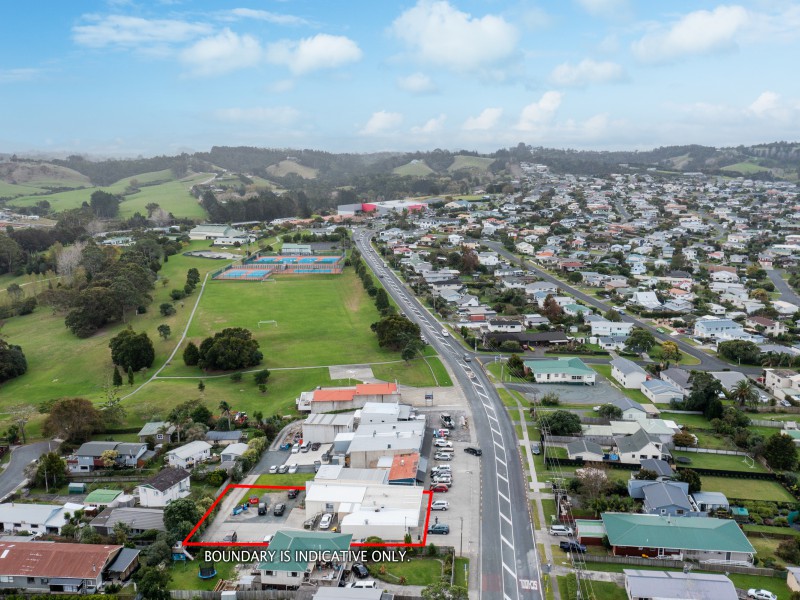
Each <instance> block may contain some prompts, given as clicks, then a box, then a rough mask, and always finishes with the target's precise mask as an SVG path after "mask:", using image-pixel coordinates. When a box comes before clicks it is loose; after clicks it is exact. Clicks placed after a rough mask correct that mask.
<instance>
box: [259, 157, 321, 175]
mask: <svg viewBox="0 0 800 600" xmlns="http://www.w3.org/2000/svg"><path fill="white" fill-rule="evenodd" d="M267 173H269V174H270V175H274V176H275V177H286V176H287V175H288V174H289V173H295V174H297V175H299V176H300V177H302V178H303V179H316V177H317V169H314V168H312V167H306V166H304V165H301V164H299V163H297V162H295V161H293V160H282V161H281V162H279V163H278V164H276V165H270V166H268V167H267Z"/></svg>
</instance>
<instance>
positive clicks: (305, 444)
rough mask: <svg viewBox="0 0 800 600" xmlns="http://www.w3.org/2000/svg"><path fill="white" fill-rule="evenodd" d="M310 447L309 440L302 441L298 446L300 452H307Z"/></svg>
mask: <svg viewBox="0 0 800 600" xmlns="http://www.w3.org/2000/svg"><path fill="white" fill-rule="evenodd" d="M310 449H311V442H303V445H302V446H300V452H308V451H309V450H310Z"/></svg>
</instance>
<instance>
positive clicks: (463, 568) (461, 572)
mask: <svg viewBox="0 0 800 600" xmlns="http://www.w3.org/2000/svg"><path fill="white" fill-rule="evenodd" d="M453 583H454V584H455V585H458V586H461V587H469V559H468V558H456V562H455V564H454V565H453Z"/></svg>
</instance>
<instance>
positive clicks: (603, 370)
mask: <svg viewBox="0 0 800 600" xmlns="http://www.w3.org/2000/svg"><path fill="white" fill-rule="evenodd" d="M587 366H589V367H591V368H592V369H594V370H595V371H596V372H597V373H599V374H600V375H602V376H603V377H605V378H606V379H607V380H608V382H609V383H610V384H611V385H613V386H614V387H615V388H617V389H618V390H619V391H620V392H622V393H623V394H625V395H626V396H627V397H628V398H630V399H631V400H633V401H635V402H638V403H639V404H651V402H650V400H649V399H648V398H647V396H645V395H644V394H643V393H642V392H640V391H639V390H631V389H628V388H624V387H622V386H621V385H619V384H618V383H617V380H616V379H614V378H613V377H611V365H587Z"/></svg>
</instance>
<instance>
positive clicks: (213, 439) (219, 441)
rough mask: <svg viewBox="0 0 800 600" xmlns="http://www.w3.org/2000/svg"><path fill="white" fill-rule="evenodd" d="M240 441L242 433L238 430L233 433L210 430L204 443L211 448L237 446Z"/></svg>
mask: <svg viewBox="0 0 800 600" xmlns="http://www.w3.org/2000/svg"><path fill="white" fill-rule="evenodd" d="M231 420H232V419H231ZM241 439H242V431H241V430H240V429H235V430H233V431H215V430H210V431H208V432H206V441H207V442H208V443H209V444H212V445H213V446H229V445H230V444H238V443H239V441H240V440H241Z"/></svg>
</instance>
